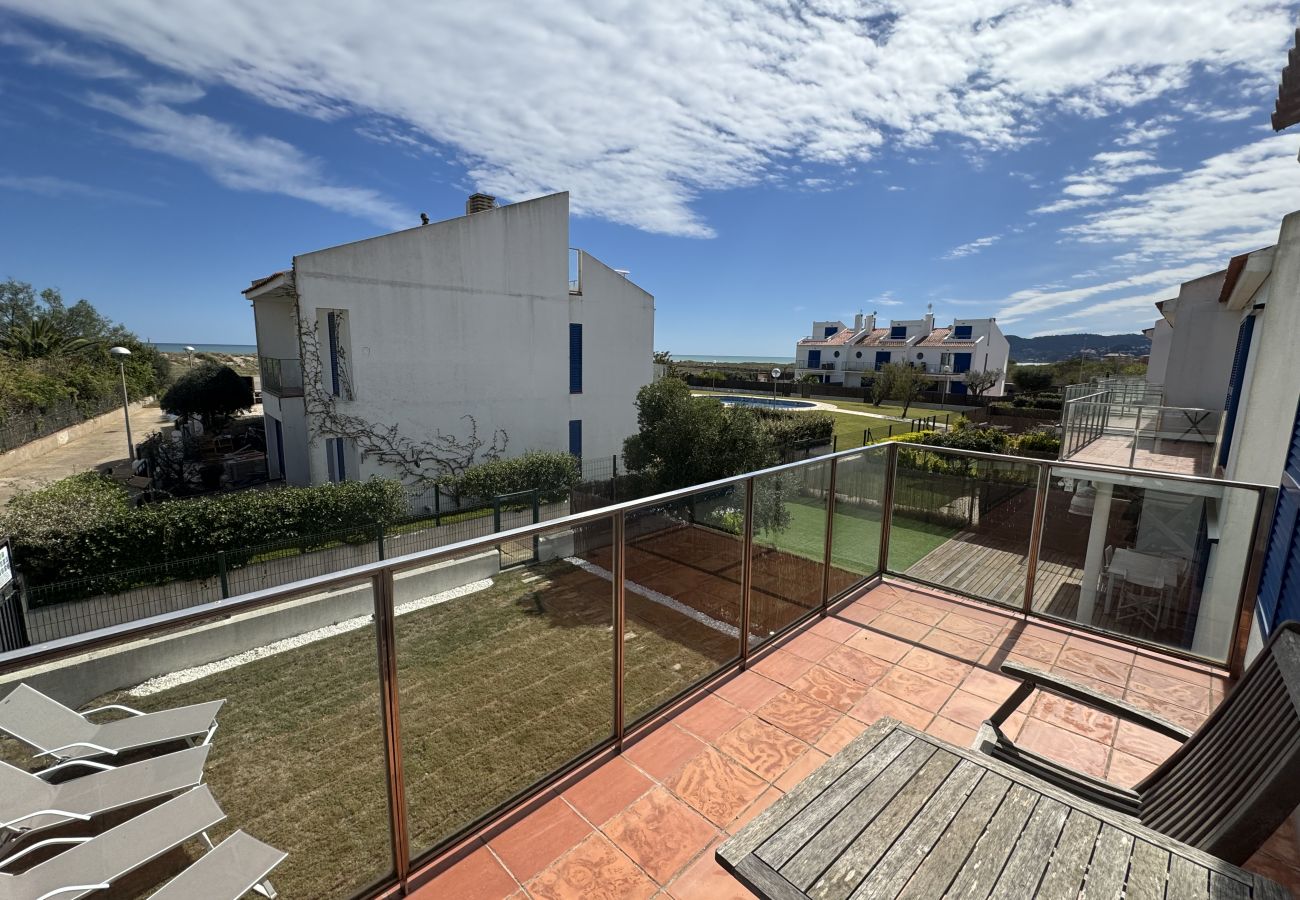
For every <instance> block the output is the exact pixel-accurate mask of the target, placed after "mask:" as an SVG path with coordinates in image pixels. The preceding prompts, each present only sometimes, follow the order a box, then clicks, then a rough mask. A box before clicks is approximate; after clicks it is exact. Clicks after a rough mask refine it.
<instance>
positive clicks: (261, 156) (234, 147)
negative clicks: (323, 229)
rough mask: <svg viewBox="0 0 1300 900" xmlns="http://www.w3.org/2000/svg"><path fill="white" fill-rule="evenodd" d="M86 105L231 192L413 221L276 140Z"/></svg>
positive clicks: (211, 122)
mask: <svg viewBox="0 0 1300 900" xmlns="http://www.w3.org/2000/svg"><path fill="white" fill-rule="evenodd" d="M88 102H89V103H90V104H91V105H92V106H94V107H96V108H97V109H101V110H103V111H105V112H108V113H112V114H113V115H115V116H119V117H120V118H122V119H123V120H125V121H127V122H129V123H131V124H132V125H133V126H135V129H134V130H129V131H123V132H122V137H123V138H124V139H126V140H128V141H130V142H131V143H132V144H134V145H136V146H138V147H140V148H142V149H145V150H151V151H154V152H158V153H166V154H168V155H169V156H175V157H177V158H178V159H183V160H186V161H188V162H191V163H194V164H195V165H197V166H199V167H200V168H202V169H203V170H204V171H206V172H207V173H208V174H209V175H211V176H212V177H213V178H214V179H215V180H216V181H217V182H219V183H220V184H222V185H224V186H226V187H228V188H231V189H233V190H237V191H259V192H262V193H271V194H284V195H286V196H289V197H296V198H297V199H299V200H305V201H307V202H308V203H315V204H316V205H318V206H323V207H325V208H327V209H332V210H335V211H337V212H341V213H347V214H349V215H354V216H357V217H359V218H363V219H368V220H369V221H372V222H374V223H376V224H378V225H381V226H383V227H385V228H402V227H409V226H413V225H414V224H415V223H416V216H415V213H413V212H408V211H407V210H405V209H403V208H402V207H400V206H398V205H397V204H395V203H393V202H392V201H390V200H388V199H387V198H385V197H383V196H382V195H380V194H379V193H377V192H375V191H372V190H370V189H368V188H358V187H349V186H344V185H338V184H334V183H332V182H330V181H329V179H327V178H326V177H325V175H324V173H323V171H322V169H323V167H322V166H321V164H320V162H319V161H318V160H315V159H312V158H311V157H309V156H306V155H305V154H304V153H303V152H302V151H300V150H299V149H298V148H297V147H294V146H293V145H292V144H288V143H285V142H284V141H281V140H277V139H276V138H270V137H264V136H260V135H249V134H244V133H243V132H241V131H239V130H238V129H236V128H234V127H233V126H231V125H228V124H226V123H224V122H219V121H217V120H216V119H212V118H210V117H208V116H204V115H198V114H191V113H182V112H178V111H177V110H175V109H173V108H171V107H170V106H166V105H164V104H161V103H157V102H151V101H149V100H142V101H140V102H138V103H128V102H126V101H124V100H120V99H118V98H116V97H109V96H106V95H103V94H92V95H91V96H90V98H89V100H88Z"/></svg>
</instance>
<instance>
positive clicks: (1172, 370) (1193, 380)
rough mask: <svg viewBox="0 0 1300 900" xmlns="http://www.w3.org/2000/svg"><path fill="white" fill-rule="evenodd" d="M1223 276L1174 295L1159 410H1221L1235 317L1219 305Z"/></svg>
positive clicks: (1234, 340) (1219, 274) (1185, 287)
mask: <svg viewBox="0 0 1300 900" xmlns="http://www.w3.org/2000/svg"><path fill="white" fill-rule="evenodd" d="M1224 275H1225V273H1224V272H1215V273H1214V274H1212V275H1206V276H1204V277H1202V278H1198V279H1196V280H1195V281H1188V282H1185V283H1184V284H1183V286H1182V288H1181V289H1180V290H1179V292H1178V306H1177V311H1176V313H1175V321H1174V329H1173V332H1174V333H1173V341H1172V342H1171V344H1170V348H1169V362H1168V364H1167V365H1166V367H1165V405H1166V406H1190V407H1196V408H1198V409H1223V401H1224V398H1225V397H1226V396H1227V393H1228V378H1229V376H1230V375H1231V374H1232V355H1233V353H1234V352H1235V350H1236V348H1237V326H1238V324H1239V323H1240V320H1241V314H1240V313H1238V312H1232V311H1231V310H1229V309H1227V308H1226V307H1225V306H1224V304H1222V303H1220V302H1219V292H1220V291H1221V290H1222V289H1223V279H1224Z"/></svg>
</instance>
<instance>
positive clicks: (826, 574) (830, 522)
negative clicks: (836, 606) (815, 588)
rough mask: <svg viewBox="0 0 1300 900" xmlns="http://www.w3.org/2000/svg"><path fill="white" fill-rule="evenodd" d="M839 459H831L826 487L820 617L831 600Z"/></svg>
mask: <svg viewBox="0 0 1300 900" xmlns="http://www.w3.org/2000/svg"><path fill="white" fill-rule="evenodd" d="M838 464H839V459H837V458H835V457H832V458H831V474H830V478H829V479H828V481H827V485H826V548H825V553H824V555H823V557H822V559H823V562H824V564H823V566H822V615H823V616H824V615H826V610H827V609H828V608H829V606H830V599H831V549H832V547H833V546H834V540H835V470H836V468H837V466H838Z"/></svg>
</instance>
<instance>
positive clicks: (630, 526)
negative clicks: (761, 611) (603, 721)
mask: <svg viewBox="0 0 1300 900" xmlns="http://www.w3.org/2000/svg"><path fill="white" fill-rule="evenodd" d="M625 515H626V517H625V520H624V531H625V534H626V537H627V550H626V555H625V563H626V565H627V581H626V584H625V585H624V591H623V593H624V604H625V606H626V610H627V612H626V616H627V631H626V632H625V640H624V644H623V646H624V649H625V656H624V659H623V667H624V681H623V685H624V686H623V691H624V698H623V699H624V704H623V709H624V716H625V718H626V720H627V721H628V722H629V723H631V722H634V721H635V720H636V719H637V718H638V717H640V716H642V715H644V714H645V713H647V712H649V711H651V710H653V709H654V708H655V707H657V706H659V705H660V704H662V703H664V702H665V701H667V700H669V699H670V698H672V697H673V696H674V695H676V694H677V693H679V692H680V691H682V690H685V689H686V688H687V687H689V686H690V685H692V684H694V683H695V682H697V681H699V680H700V679H701V678H704V677H705V676H707V675H709V674H711V673H713V672H715V671H717V670H718V669H719V668H721V667H722V666H723V665H725V664H726V663H728V662H730V661H731V660H733V659H735V658H736V657H737V656H738V655H739V652H740V640H739V637H740V630H739V626H740V569H741V556H742V550H743V547H744V543H743V538H742V534H743V531H744V525H745V484H744V482H737V483H735V484H731V485H726V486H725V487H721V488H716V489H713V490H710V491H705V492H701V493H698V494H692V495H690V496H689V497H684V498H682V499H680V500H675V501H672V502H669V503H663V504H656V505H655V506H652V507H646V508H643V509H637V510H633V511H631V512H628V513H626V514H625Z"/></svg>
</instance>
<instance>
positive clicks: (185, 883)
mask: <svg viewBox="0 0 1300 900" xmlns="http://www.w3.org/2000/svg"><path fill="white" fill-rule="evenodd" d="M287 855H288V854H286V853H285V852H284V851H283V850H277V849H275V848H274V847H272V846H270V845H269V844H263V843H262V842H261V841H259V840H258V839H257V838H255V837H253V836H252V835H250V834H248V833H247V832H244V831H236V832H235V833H234V834H232V835H231V836H230V837H228V838H226V839H225V840H224V841H222V842H221V843H220V844H218V845H217V846H216V847H214V848H213V849H212V850H210V851H208V853H207V855H205V856H204V857H203V858H202V859H200V860H198V861H197V862H195V863H194V864H193V865H192V866H190V867H189V868H188V869H186V870H185V871H184V872H182V873H181V874H179V875H177V876H176V877H175V878H173V879H172V880H171V881H169V882H167V884H165V885H163V887H162V889H161V890H159V891H157V892H155V893H153V894H151V895H150V896H149V900H238V898H240V897H242V896H244V895H245V894H247V893H248V892H249V891H251V890H252V889H253V886H254V885H256V884H260V883H261V882H262V881H265V880H266V876H267V875H269V874H271V870H272V869H274V868H275V867H276V866H278V865H279V864H280V862H281V860H283V859H284V858H285V856H287Z"/></svg>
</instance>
